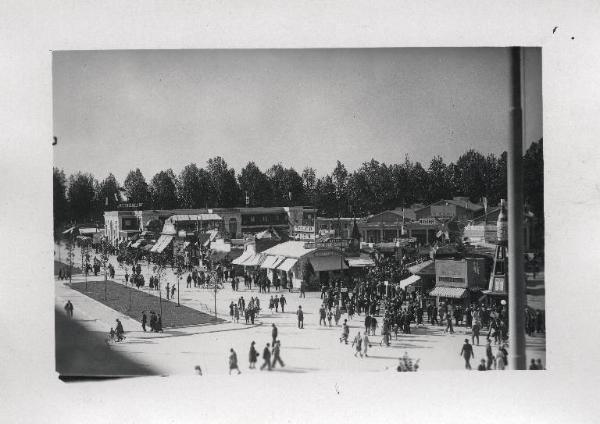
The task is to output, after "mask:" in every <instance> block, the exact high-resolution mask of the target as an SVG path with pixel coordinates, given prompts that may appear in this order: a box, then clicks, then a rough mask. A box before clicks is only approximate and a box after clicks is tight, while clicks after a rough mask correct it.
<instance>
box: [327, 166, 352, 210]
mask: <svg viewBox="0 0 600 424" xmlns="http://www.w3.org/2000/svg"><path fill="white" fill-rule="evenodd" d="M331 177H332V180H333V184H334V185H335V198H336V200H337V202H338V210H339V211H340V212H339V213H340V214H341V215H344V216H345V215H347V214H348V209H349V207H348V203H349V198H348V189H347V185H348V171H347V170H346V167H345V166H344V164H343V163H341V162H340V161H339V160H338V161H337V164H336V166H335V168H334V169H333V172H332V174H331Z"/></svg>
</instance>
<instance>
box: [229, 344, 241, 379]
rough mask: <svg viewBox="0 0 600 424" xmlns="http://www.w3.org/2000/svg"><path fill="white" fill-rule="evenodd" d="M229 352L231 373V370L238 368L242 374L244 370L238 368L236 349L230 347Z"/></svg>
mask: <svg viewBox="0 0 600 424" xmlns="http://www.w3.org/2000/svg"><path fill="white" fill-rule="evenodd" d="M229 352H230V353H229V375H231V370H237V372H238V374H241V373H242V372H241V371H240V369H239V368H238V360H237V354H236V353H235V350H233V348H232V349H229Z"/></svg>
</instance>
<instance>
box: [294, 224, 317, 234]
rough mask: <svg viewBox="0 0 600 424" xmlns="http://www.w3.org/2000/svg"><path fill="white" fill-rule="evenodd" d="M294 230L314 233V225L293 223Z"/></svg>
mask: <svg viewBox="0 0 600 424" xmlns="http://www.w3.org/2000/svg"><path fill="white" fill-rule="evenodd" d="M294 231H295V232H297V233H314V232H315V227H314V226H312V225H295V226H294Z"/></svg>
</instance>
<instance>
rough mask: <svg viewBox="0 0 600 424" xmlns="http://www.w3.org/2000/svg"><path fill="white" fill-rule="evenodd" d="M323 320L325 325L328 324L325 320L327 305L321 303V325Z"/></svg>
mask: <svg viewBox="0 0 600 424" xmlns="http://www.w3.org/2000/svg"><path fill="white" fill-rule="evenodd" d="M321 322H323V325H325V326H326V325H327V323H326V322H325V305H321V307H320V308H319V325H321Z"/></svg>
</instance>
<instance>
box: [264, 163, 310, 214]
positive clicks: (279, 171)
mask: <svg viewBox="0 0 600 424" xmlns="http://www.w3.org/2000/svg"><path fill="white" fill-rule="evenodd" d="M267 177H268V178H269V182H270V183H271V188H272V189H273V204H276V205H285V206H288V205H292V204H302V203H303V201H304V183H303V180H302V177H301V176H300V175H299V174H298V172H296V170H295V169H294V168H289V169H286V168H284V167H283V165H281V163H278V164H276V165H273V166H272V167H271V168H269V169H268V170H267Z"/></svg>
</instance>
